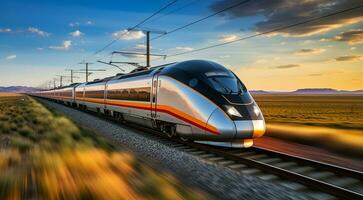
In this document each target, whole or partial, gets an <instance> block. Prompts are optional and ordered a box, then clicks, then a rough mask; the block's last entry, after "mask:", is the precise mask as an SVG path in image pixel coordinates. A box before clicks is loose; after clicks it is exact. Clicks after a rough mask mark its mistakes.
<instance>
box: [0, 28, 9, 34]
mask: <svg viewBox="0 0 363 200" xmlns="http://www.w3.org/2000/svg"><path fill="white" fill-rule="evenodd" d="M10 32H11V29H10V28H0V33H10Z"/></svg>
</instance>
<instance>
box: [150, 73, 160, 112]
mask: <svg viewBox="0 0 363 200" xmlns="http://www.w3.org/2000/svg"><path fill="white" fill-rule="evenodd" d="M158 79H159V75H158V74H157V73H155V74H154V76H153V78H152V83H151V113H150V114H151V118H154V119H155V118H156V114H157V101H158Z"/></svg>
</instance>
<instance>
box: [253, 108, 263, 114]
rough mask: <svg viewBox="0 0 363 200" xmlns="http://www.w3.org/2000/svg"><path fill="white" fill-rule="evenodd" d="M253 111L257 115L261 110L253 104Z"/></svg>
mask: <svg viewBox="0 0 363 200" xmlns="http://www.w3.org/2000/svg"><path fill="white" fill-rule="evenodd" d="M253 112H254V113H255V115H256V116H259V115H260V114H261V110H260V109H259V108H258V107H257V106H253Z"/></svg>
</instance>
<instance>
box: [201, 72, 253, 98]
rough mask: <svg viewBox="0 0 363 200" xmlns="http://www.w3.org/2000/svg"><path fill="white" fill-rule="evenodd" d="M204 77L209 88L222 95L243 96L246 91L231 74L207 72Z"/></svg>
mask: <svg viewBox="0 0 363 200" xmlns="http://www.w3.org/2000/svg"><path fill="white" fill-rule="evenodd" d="M205 75H206V76H207V80H208V83H209V84H210V85H211V87H212V88H214V89H216V90H217V91H219V92H221V93H223V94H243V93H244V92H245V91H246V88H245V86H244V85H243V84H242V83H241V81H239V80H238V78H237V77H236V76H235V75H234V74H233V73H228V72H208V73H206V74H205Z"/></svg>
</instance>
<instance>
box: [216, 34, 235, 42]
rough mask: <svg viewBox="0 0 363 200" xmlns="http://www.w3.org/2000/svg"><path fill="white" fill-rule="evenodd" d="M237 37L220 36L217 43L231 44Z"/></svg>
mask: <svg viewBox="0 0 363 200" xmlns="http://www.w3.org/2000/svg"><path fill="white" fill-rule="evenodd" d="M237 39H238V36H237V35H222V36H221V37H219V40H218V41H219V42H232V41H234V40H237Z"/></svg>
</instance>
